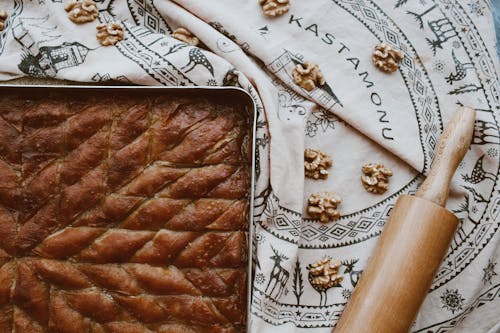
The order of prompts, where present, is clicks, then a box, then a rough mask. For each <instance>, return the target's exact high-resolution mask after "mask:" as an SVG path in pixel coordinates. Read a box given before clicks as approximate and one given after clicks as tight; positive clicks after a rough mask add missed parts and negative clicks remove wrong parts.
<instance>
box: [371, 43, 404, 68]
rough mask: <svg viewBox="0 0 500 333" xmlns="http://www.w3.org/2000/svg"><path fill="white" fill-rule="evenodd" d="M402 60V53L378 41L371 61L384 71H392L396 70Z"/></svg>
mask: <svg viewBox="0 0 500 333" xmlns="http://www.w3.org/2000/svg"><path fill="white" fill-rule="evenodd" d="M401 60H403V53H402V52H401V51H398V50H396V49H394V48H393V47H391V46H389V45H387V44H385V43H380V44H378V45H376V46H375V50H374V51H373V55H372V61H373V64H374V65H375V67H377V68H378V69H380V70H381V71H383V72H386V73H392V72H395V71H397V70H398V68H399V63H400V62H401Z"/></svg>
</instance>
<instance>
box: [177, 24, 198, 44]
mask: <svg viewBox="0 0 500 333" xmlns="http://www.w3.org/2000/svg"><path fill="white" fill-rule="evenodd" d="M172 37H173V38H175V39H177V40H180V41H181V42H184V43H187V44H190V45H193V46H197V45H198V44H200V40H199V39H198V37H196V36H195V35H193V33H192V32H191V31H189V30H187V29H185V28H182V27H179V28H177V29H175V30H174V31H173V32H172Z"/></svg>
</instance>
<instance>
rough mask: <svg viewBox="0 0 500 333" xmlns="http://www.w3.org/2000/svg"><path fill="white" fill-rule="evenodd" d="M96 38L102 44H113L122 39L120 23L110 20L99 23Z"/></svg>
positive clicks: (122, 33) (123, 34)
mask: <svg viewBox="0 0 500 333" xmlns="http://www.w3.org/2000/svg"><path fill="white" fill-rule="evenodd" d="M96 29H97V35H96V37H97V40H98V41H99V43H100V44H101V45H103V46H110V45H115V44H116V43H118V42H119V41H121V40H123V38H124V36H125V33H124V32H123V27H122V26H121V25H120V23H117V22H110V23H101V24H99V25H98V26H97V27H96Z"/></svg>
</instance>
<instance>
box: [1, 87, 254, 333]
mask: <svg viewBox="0 0 500 333" xmlns="http://www.w3.org/2000/svg"><path fill="white" fill-rule="evenodd" d="M31 89H33V90H43V89H50V90H119V91H120V90H121V91H126V90H132V91H133V90H137V89H138V90H142V91H143V92H144V91H148V90H150V91H161V90H170V91H173V92H174V91H176V92H177V93H179V92H181V91H183V90H184V91H193V90H194V91H202V92H204V93H209V92H213V91H217V93H221V92H223V91H228V92H232V93H238V94H240V95H241V96H239V97H240V98H243V99H245V100H246V101H245V102H246V106H245V109H246V112H247V114H248V115H249V120H250V123H251V126H252V128H251V129H250V131H249V133H251V135H252V138H251V147H250V149H251V152H252V160H251V163H250V167H251V170H250V171H251V172H250V193H249V209H248V239H247V242H248V247H247V250H248V253H247V260H248V263H247V311H246V325H245V327H246V332H247V333H248V332H250V327H251V314H252V313H251V306H252V282H253V254H254V246H253V239H254V232H255V231H254V215H253V207H254V195H255V163H256V161H255V150H256V131H257V105H256V103H255V100H254V98H253V97H252V95H250V93H249V92H248V91H247V90H245V89H243V88H240V87H235V86H136V85H94V84H89V85H81V84H67V85H65V84H53V85H52V84H36V85H31V84H12V83H9V84H3V83H1V84H0V95H2V92H3V91H5V90H14V91H15V90H31Z"/></svg>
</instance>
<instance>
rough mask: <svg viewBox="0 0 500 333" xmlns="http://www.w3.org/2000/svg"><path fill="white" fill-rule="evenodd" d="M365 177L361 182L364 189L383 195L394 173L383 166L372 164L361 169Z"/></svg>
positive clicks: (362, 177)
mask: <svg viewBox="0 0 500 333" xmlns="http://www.w3.org/2000/svg"><path fill="white" fill-rule="evenodd" d="M361 171H362V172H363V175H362V176H361V182H362V183H363V186H364V188H365V189H366V190H367V191H368V192H371V193H375V194H382V193H384V192H385V191H387V188H388V187H389V177H391V176H392V171H391V170H390V169H388V168H386V167H384V165H383V164H378V163H370V164H366V165H364V166H363V167H362V168H361Z"/></svg>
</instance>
